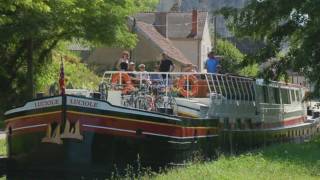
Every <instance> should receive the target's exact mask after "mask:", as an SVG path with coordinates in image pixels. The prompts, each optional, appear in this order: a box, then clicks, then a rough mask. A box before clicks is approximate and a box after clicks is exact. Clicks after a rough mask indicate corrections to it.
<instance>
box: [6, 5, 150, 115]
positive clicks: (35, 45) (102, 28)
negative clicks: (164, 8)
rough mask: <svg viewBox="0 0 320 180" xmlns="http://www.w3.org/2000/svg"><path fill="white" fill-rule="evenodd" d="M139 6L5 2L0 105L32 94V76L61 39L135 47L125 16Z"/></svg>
mask: <svg viewBox="0 0 320 180" xmlns="http://www.w3.org/2000/svg"><path fill="white" fill-rule="evenodd" d="M144 1H145V0H144ZM140 8H146V6H144V4H143V3H141V1H140V0H90V1H88V0H59V1H25V0H16V1H11V0H3V1H1V3H0V61H1V68H0V81H1V85H0V91H1V95H2V96H1V97H0V102H1V105H0V106H8V104H18V103H20V102H22V101H23V100H25V99H30V98H32V96H33V94H34V92H33V89H34V80H35V77H34V75H35V73H36V72H37V71H38V70H39V69H41V67H42V66H43V65H45V63H46V61H48V59H50V58H48V57H50V54H51V51H52V50H53V49H54V48H55V47H56V45H57V44H58V43H59V42H60V41H61V40H71V39H74V38H76V39H84V40H86V41H89V42H93V43H100V44H107V45H111V44H112V45H114V44H116V45H118V46H122V47H129V48H132V47H133V46H134V45H135V40H136V37H135V35H134V34H132V33H130V32H128V28H127V25H126V24H127V17H128V16H129V15H131V14H133V13H134V12H136V11H138V10H139V9H140ZM7 102H10V103H7ZM3 108H4V107H0V109H3Z"/></svg>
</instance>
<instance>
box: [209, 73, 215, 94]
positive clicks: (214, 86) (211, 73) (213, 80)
mask: <svg viewBox="0 0 320 180" xmlns="http://www.w3.org/2000/svg"><path fill="white" fill-rule="evenodd" d="M210 75H211V81H212V84H213V89H214V92H215V93H217V89H216V85H215V82H214V80H213V74H212V73H211V74H210Z"/></svg>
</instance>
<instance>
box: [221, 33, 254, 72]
mask: <svg viewBox="0 0 320 180" xmlns="http://www.w3.org/2000/svg"><path fill="white" fill-rule="evenodd" d="M216 51H217V52H216V54H218V55H221V56H222V60H221V61H220V64H221V67H222V71H223V72H226V73H233V74H239V75H243V76H252V77H254V76H256V75H257V74H258V65H257V64H252V65H246V64H245V63H244V60H245V57H246V56H245V55H244V54H243V53H241V52H240V51H239V49H237V48H236V47H235V46H234V45H233V44H232V43H230V42H229V41H227V40H222V39H218V40H217V49H216Z"/></svg>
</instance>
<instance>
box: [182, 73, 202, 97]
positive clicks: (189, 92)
mask: <svg viewBox="0 0 320 180" xmlns="http://www.w3.org/2000/svg"><path fill="white" fill-rule="evenodd" d="M188 80H189V83H190V84H189V86H191V90H188V89H185V86H186V85H185V84H186V83H187V81H188ZM178 88H179V92H180V94H181V95H182V96H184V97H187V96H196V95H197V94H198V90H199V84H198V79H197V77H196V76H194V75H191V76H188V77H187V76H182V77H181V78H180V79H179V81H178Z"/></svg>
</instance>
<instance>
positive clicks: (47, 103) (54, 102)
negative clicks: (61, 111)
mask: <svg viewBox="0 0 320 180" xmlns="http://www.w3.org/2000/svg"><path fill="white" fill-rule="evenodd" d="M58 104H59V100H58V99H50V100H46V101H37V102H35V103H34V106H35V107H36V108H42V107H48V106H53V105H58Z"/></svg>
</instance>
